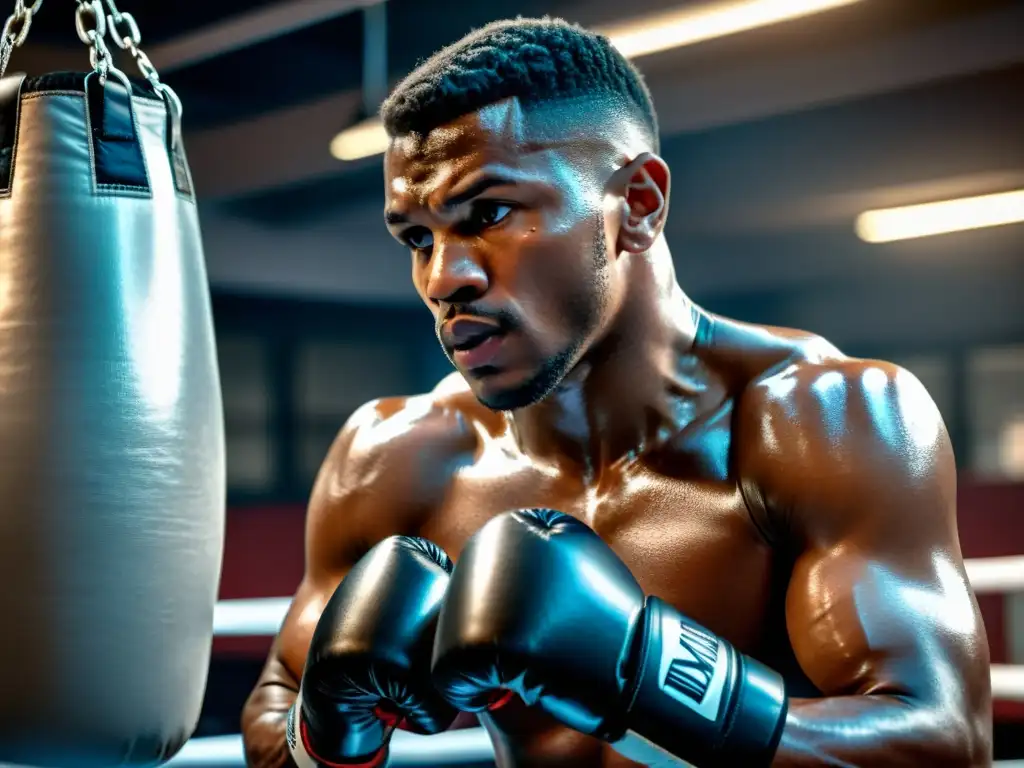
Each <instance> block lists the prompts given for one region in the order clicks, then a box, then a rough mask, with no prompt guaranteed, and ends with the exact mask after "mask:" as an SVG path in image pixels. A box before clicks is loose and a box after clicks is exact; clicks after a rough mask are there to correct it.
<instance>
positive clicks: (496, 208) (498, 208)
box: [467, 200, 512, 231]
mask: <svg viewBox="0 0 1024 768" xmlns="http://www.w3.org/2000/svg"><path fill="white" fill-rule="evenodd" d="M511 211H512V206H511V205H509V204H508V203H499V202H496V201H491V200H480V201H478V202H477V203H475V204H474V205H473V212H472V214H470V217H469V220H468V221H467V225H468V228H469V229H472V230H475V231H479V230H481V229H486V228H487V227H493V226H494V225H495V224H498V223H499V222H500V221H501V220H502V219H504V218H505V217H506V216H508V215H509V213H511Z"/></svg>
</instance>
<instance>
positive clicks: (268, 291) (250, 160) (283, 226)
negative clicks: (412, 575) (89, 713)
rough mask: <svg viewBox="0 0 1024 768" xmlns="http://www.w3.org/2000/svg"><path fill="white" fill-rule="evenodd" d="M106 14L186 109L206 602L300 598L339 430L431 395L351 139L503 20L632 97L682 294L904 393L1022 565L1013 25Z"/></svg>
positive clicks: (216, 8) (714, 16)
mask: <svg viewBox="0 0 1024 768" xmlns="http://www.w3.org/2000/svg"><path fill="white" fill-rule="evenodd" d="M119 5H120V7H121V10H122V11H125V12H130V13H132V14H133V15H134V17H135V19H136V20H137V21H138V25H139V27H140V28H141V31H142V43H143V44H142V48H143V50H144V51H146V52H147V53H148V54H149V56H150V58H151V59H152V60H153V62H154V63H155V65H156V66H157V69H158V70H159V71H160V73H161V75H162V77H163V79H164V80H165V81H166V82H168V83H169V84H170V85H172V86H173V87H174V88H175V89H176V91H177V93H178V94H179V95H180V97H181V99H182V102H183V103H184V107H185V125H186V128H187V133H186V142H187V148H188V152H189V156H190V160H191V163H192V168H193V172H194V175H195V181H196V184H197V187H198V190H199V192H200V196H201V199H202V206H201V213H202V223H203V229H204V234H205V242H206V255H207V259H208V264H209V274H210V278H211V282H212V290H213V295H214V308H215V316H216V324H217V332H218V335H219V345H220V361H221V373H222V378H223V388H224V401H225V407H226V411H227V435H228V460H229V461H228V481H229V486H230V497H229V508H230V509H229V520H228V535H227V552H226V557H225V564H224V575H223V585H222V593H221V597H222V598H223V599H234V598H261V597H282V596H286V595H290V594H291V593H292V592H293V590H294V588H295V586H296V584H297V583H298V581H299V579H300V576H301V572H302V566H303V551H302V537H303V520H304V502H305V499H306V497H307V494H308V492H309V489H310V485H311V483H312V480H313V478H314V475H315V473H316V471H317V468H318V466H319V464H320V461H321V460H322V458H323V456H324V453H325V450H326V448H327V446H328V444H329V442H330V441H331V439H332V437H333V436H334V434H335V432H336V431H337V429H338V428H339V426H340V425H341V424H342V422H343V421H344V420H345V418H346V417H347V416H348V414H349V413H351V412H352V410H353V409H355V408H356V407H357V406H358V405H360V404H361V403H363V402H365V401H366V400H368V399H371V398H374V397H378V396H382V395H394V394H409V393H414V392H418V391H423V390H426V389H428V388H430V387H432V386H433V385H434V383H435V382H437V381H438V379H440V378H441V377H442V376H443V375H445V373H446V372H448V371H449V370H450V368H449V366H448V363H447V361H446V359H445V358H444V356H443V355H442V354H441V352H440V350H439V348H438V345H437V342H436V340H435V339H434V337H433V327H432V323H431V320H430V317H429V315H428V313H427V310H426V309H425V308H423V307H422V306H421V305H419V304H418V303H417V302H418V300H417V298H416V296H415V294H414V292H413V290H412V286H411V283H410V280H409V261H408V258H409V257H408V255H407V254H406V253H404V252H403V250H402V249H401V248H400V247H399V246H398V245H396V244H395V243H394V242H393V241H392V240H391V239H390V238H389V236H388V235H387V233H386V231H385V228H384V226H383V222H382V219H381V209H382V199H383V185H382V174H381V168H380V156H379V155H378V154H376V152H377V150H378V148H379V147H378V146H377V143H376V138H377V136H378V134H377V131H376V126H375V124H374V123H373V121H372V119H371V120H369V121H367V118H372V115H373V112H374V110H375V109H376V106H377V104H378V103H379V101H380V99H381V97H382V96H383V94H384V93H385V91H386V90H387V88H388V86H389V85H390V84H393V83H394V82H395V81H396V80H397V79H398V78H400V77H401V76H402V75H403V74H405V73H407V72H408V71H409V70H410V69H411V68H412V67H413V66H414V65H415V64H416V63H417V62H418V61H419V60H421V59H422V58H424V57H426V56H428V55H429V54H430V53H432V52H433V51H434V50H436V49H437V48H438V47H440V46H442V45H444V44H446V43H449V42H451V41H453V40H455V39H457V38H458V37H460V36H462V35H463V34H465V33H466V32H469V31H470V30H471V29H473V28H474V27H477V26H480V25H482V24H484V23H486V22H488V21H490V20H493V19H496V18H504V17H509V16H515V15H541V14H550V15H557V16H562V17H564V18H567V19H569V20H572V21H578V22H581V23H583V24H586V25H588V26H593V27H597V28H599V29H601V30H602V31H607V32H608V33H609V34H610V35H612V37H613V39H616V40H617V41H619V42H620V43H621V44H622V45H623V46H624V50H626V47H628V49H629V52H630V54H631V55H633V56H634V58H635V60H636V62H637V64H638V65H639V67H640V68H641V70H642V71H643V72H644V73H645V75H646V77H647V80H648V83H649V85H650V87H651V90H652V92H653V94H654V98H655V102H656V105H657V107H658V110H659V112H660V116H661V124H662V128H663V131H664V135H663V136H664V138H663V140H664V155H665V156H666V158H667V160H668V162H669V163H670V165H671V167H672V170H673V174H674V176H673V199H672V213H671V218H670V221H669V225H668V230H667V236H668V240H669V243H670V245H671V247H672V251H673V253H674V255H675V257H676V260H677V269H678V274H679V278H680V281H681V283H682V285H683V287H684V289H686V290H687V291H688V292H689V294H690V295H691V296H692V297H693V298H694V299H696V300H697V301H698V302H699V303H701V304H702V305H704V306H706V307H707V308H709V309H710V310H712V311H715V312H718V313H723V314H727V315H731V316H734V317H737V318H740V319H743V320H749V321H755V322H765V323H772V324H778V325H787V326H795V327H799V328H803V329H807V330H812V331H815V332H818V333H821V334H824V335H825V336H827V337H828V338H830V339H831V340H832V341H833V342H835V343H836V344H838V345H839V346H840V347H841V348H843V349H844V350H845V351H847V352H848V353H851V354H854V355H860V356H867V357H876V358H883V359H888V360H893V361H895V362H898V363H901V364H903V365H905V366H906V367H907V368H909V369H910V370H911V371H913V372H914V373H915V374H917V376H918V377H920V379H921V380H922V381H923V382H924V383H925V384H926V386H927V387H928V388H929V389H930V390H931V393H932V395H933V397H934V398H935V400H936V401H937V403H938V404H939V407H940V408H941V409H942V412H943V414H944V416H945V419H946V423H947V425H948V427H949V430H950V432H951V433H952V436H953V441H954V443H955V446H956V450H957V455H958V460H959V463H960V468H961V485H960V525H961V538H962V542H963V548H964V552H965V555H966V556H967V557H971V558H978V557H994V556H1003V555H1020V554H1022V553H1024V514H1022V513H1024V302H1022V298H1021V297H1022V293H1024V225H1022V224H1021V223H1013V222H1020V221H1022V220H1024V200H1022V198H1024V2H1021V1H1020V0H859V1H857V0H830V1H829V0H820V2H814V1H812V0H805V1H804V2H784V1H775V2H773V1H772V0H757V1H755V2H750V1H748V2H731V3H727V4H724V5H723V4H722V3H715V4H708V3H707V2H704V0H692V2H689V3H682V2H681V0H640V2H634V3H622V2H613V1H612V0H545V1H544V2H541V0H488V2H485V3H484V2H478V1H476V0H473V1H469V0H437V2H436V3H431V2H425V1H424V0H388V1H387V2H385V3H376V2H374V0H287V1H286V2H281V0H257V1H256V2H254V1H253V0H174V2H164V3H156V2H145V3H143V2H141V1H140V0H119ZM800 8H803V9H804V10H805V11H808V13H806V15H803V16H800V17H799V18H792V19H788V20H781V17H783V16H786V15H788V14H790V13H791V12H794V9H800ZM811 11H817V12H811ZM73 15H74V14H73V12H72V8H71V4H70V3H63V4H62V3H59V2H56V0H51V2H48V3H47V4H46V5H45V6H44V7H43V8H42V9H41V11H40V13H39V16H38V17H37V18H36V20H35V22H34V24H33V28H32V34H31V36H30V42H29V44H28V45H27V46H26V47H25V48H23V49H19V50H18V51H16V52H15V55H14V58H13V60H12V65H11V66H12V70H21V71H27V72H29V73H30V74H35V73H41V72H45V71H53V70H61V69H83V68H87V67H88V59H87V52H86V50H85V48H84V47H83V46H82V45H81V44H79V43H78V40H77V37H76V35H75V29H74V22H73ZM772 20H775V21H776V23H771V24H764V23H763V22H767V21H772ZM673 25H674V26H673ZM673 30H674V31H673ZM120 60H121V62H122V66H123V68H124V69H125V70H126V71H127V72H129V73H130V74H136V71H135V70H134V68H133V67H132V66H131V64H130V60H128V59H126V58H125V57H124V56H121V58H120ZM1015 191H1017V195H1016V196H1014V195H1013V194H1005V193H1013V192H1015ZM964 198H971V199H972V202H969V203H966V204H956V203H954V204H952V207H946V208H944V209H942V208H940V209H931V208H923V209H922V208H912V209H910V210H897V211H896V213H895V214H893V215H894V216H895V220H894V221H893V219H892V215H891V216H890V217H889V218H886V217H885V216H881V217H879V216H874V215H868V216H866V217H865V216H863V214H865V213H868V212H872V211H879V210H885V209H893V208H897V209H901V207H903V206H913V205H918V204H924V203H932V202H936V201H951V200H952V201H956V200H962V199H964ZM975 198H979V199H975ZM893 223H894V225H895V229H894V228H893V227H892V226H888V225H892V224H893ZM994 224H998V225H999V226H990V225H994ZM944 229H954V230H958V231H953V232H946V233H936V232H935V230H944ZM928 233H932V234H928ZM908 234H913V235H927V236H916V237H912V238H910V239H901V238H903V237H905V236H906V235H908ZM981 601H982V604H983V610H984V616H985V621H986V624H987V628H988V636H989V640H990V643H991V646H992V660H993V662H994V663H1017V664H1022V663H1024V595H1016V594H1007V595H1005V596H1004V595H986V596H983V597H982V598H981ZM269 642H270V640H269V638H265V637H263V638H219V639H218V640H217V642H216V644H215V654H214V660H213V664H212V668H211V675H210V683H209V691H208V695H207V701H206V706H205V710H204V714H203V719H202V722H201V725H200V733H199V734H198V735H216V734H229V733H237V732H238V731H239V713H240V709H241V706H242V703H243V701H244V699H245V697H246V695H247V694H248V692H249V690H250V688H251V686H252V684H253V681H254V680H255V678H256V675H257V673H258V670H259V667H260V666H261V665H262V662H263V659H264V658H265V655H266V652H267V649H268V647H269ZM996 716H997V757H1000V758H1009V757H1024V738H1022V737H1021V732H1024V728H1022V727H1021V725H1022V724H1024V704H1022V703H1020V702H1012V701H999V702H997V705H996Z"/></svg>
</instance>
